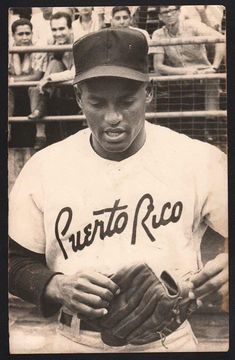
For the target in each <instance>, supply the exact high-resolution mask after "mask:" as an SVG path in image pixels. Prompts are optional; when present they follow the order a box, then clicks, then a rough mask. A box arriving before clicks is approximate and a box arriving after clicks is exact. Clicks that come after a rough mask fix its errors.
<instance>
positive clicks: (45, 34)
mask: <svg viewBox="0 0 235 360" xmlns="http://www.w3.org/2000/svg"><path fill="white" fill-rule="evenodd" d="M34 11H36V12H34V13H33V15H32V19H31V22H32V24H33V28H34V34H33V40H34V42H35V43H36V44H37V45H47V44H48V41H51V42H52V41H53V37H52V34H51V27H50V19H51V15H52V12H53V7H40V8H35V9H34Z"/></svg>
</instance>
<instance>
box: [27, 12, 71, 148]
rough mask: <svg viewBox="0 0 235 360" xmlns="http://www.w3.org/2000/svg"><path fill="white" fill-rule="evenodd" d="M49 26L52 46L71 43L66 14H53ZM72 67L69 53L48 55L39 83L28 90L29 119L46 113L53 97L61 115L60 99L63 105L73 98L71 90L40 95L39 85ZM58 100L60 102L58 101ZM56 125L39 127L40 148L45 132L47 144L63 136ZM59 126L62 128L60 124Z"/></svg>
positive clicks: (37, 117)
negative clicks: (29, 99) (45, 67)
mask: <svg viewBox="0 0 235 360" xmlns="http://www.w3.org/2000/svg"><path fill="white" fill-rule="evenodd" d="M50 26H51V32H52V35H53V44H55V45H65V44H72V43H73V32H72V20H71V17H70V15H69V14H68V13H65V12H57V13H55V14H53V15H52V16H51V20H50ZM72 67H73V54H72V52H71V51H66V52H54V53H49V54H48V66H47V69H46V71H45V74H44V76H43V78H42V79H41V83H40V84H39V86H37V87H30V88H29V94H30V98H31V104H32V106H31V111H32V112H31V114H30V115H29V116H28V117H29V119H32V120H37V119H39V118H41V117H43V116H44V115H45V114H46V113H47V111H48V108H47V102H48V98H49V97H53V98H54V99H55V103H56V104H55V107H56V108H57V107H58V106H59V113H60V114H61V113H63V109H64V108H66V106H60V104H61V99H62V98H63V103H65V102H66V99H69V98H71V97H74V96H73V92H72V89H71V90H69V88H68V89H66V91H65V89H64V88H56V87H52V86H50V87H47V89H46V90H45V91H44V93H43V94H42V93H41V92H42V91H41V90H42V87H41V84H42V83H45V82H48V81H50V77H53V74H58V73H60V72H64V71H66V70H71V68H72ZM58 99H60V100H59V101H58ZM74 104H75V100H74ZM62 105H63V104H62ZM55 107H54V108H55ZM57 125H58V124H57ZM57 125H55V126H54V124H46V126H43V127H41V134H40V136H41V139H42V146H43V145H44V143H45V140H46V138H45V132H46V133H47V134H46V136H47V140H48V142H49V143H51V142H54V141H57V140H59V138H60V137H61V136H63V135H62V132H63V129H58V127H57ZM60 126H62V123H61V124H60ZM50 129H51V130H50ZM52 129H53V130H52ZM56 129H57V130H56Z"/></svg>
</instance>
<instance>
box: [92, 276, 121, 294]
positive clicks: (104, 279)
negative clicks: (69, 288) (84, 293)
mask: <svg viewBox="0 0 235 360" xmlns="http://www.w3.org/2000/svg"><path fill="white" fill-rule="evenodd" d="M88 278H89V279H90V281H91V282H92V283H93V284H95V285H99V286H101V287H104V288H106V289H109V290H110V291H111V292H112V293H113V294H116V293H117V292H118V291H119V286H118V285H117V284H116V283H115V282H114V281H112V280H111V279H110V278H109V277H108V276H106V275H103V274H101V273H95V274H90V277H89V274H88Z"/></svg>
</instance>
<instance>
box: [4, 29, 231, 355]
mask: <svg viewBox="0 0 235 360" xmlns="http://www.w3.org/2000/svg"><path fill="white" fill-rule="evenodd" d="M73 52H74V61H75V67H76V75H75V79H74V86H75V92H76V96H77V101H78V103H79V105H80V106H81V107H82V110H83V112H84V114H85V116H86V119H87V123H88V129H85V130H82V131H80V132H78V133H76V134H74V135H72V136H70V137H69V138H67V139H65V140H63V141H61V142H58V143H56V144H53V145H51V146H49V147H47V148H46V149H44V150H42V151H39V152H38V153H36V154H35V155H34V156H33V157H32V158H31V159H30V160H29V161H28V162H27V164H26V165H25V167H24V168H23V170H22V172H21V174H20V175H19V177H18V179H17V181H16V183H15V185H14V188H13V190H12V192H11V195H10V206H9V207H10V212H9V235H10V267H9V289H10V291H11V293H12V294H14V295H16V296H19V297H21V298H23V299H24V300H26V301H29V302H32V303H34V304H37V305H38V307H39V309H40V311H41V313H42V315H43V316H45V317H51V318H50V319H51V324H50V326H52V324H56V323H57V318H58V311H59V309H60V315H59V327H58V333H55V332H54V334H53V336H52V335H51V337H50V349H49V351H48V349H46V350H45V352H57V353H68V352H70V353H81V352H85V353H95V352H98V353H99V352H101V353H103V352H162V351H164V352H165V351H195V350H196V340H195V337H194V335H193V333H192V330H191V327H190V324H189V322H188V321H185V322H184V323H183V324H182V325H181V326H179V327H178V328H177V329H176V330H175V331H174V332H173V333H172V334H170V335H169V336H167V337H166V339H165V345H164V346H163V342H162V341H154V342H151V343H147V344H144V345H131V344H127V345H124V346H119V347H114V346H110V345H107V344H106V343H104V342H103V341H102V338H101V335H100V333H99V331H97V330H96V329H94V327H92V325H89V321H90V324H91V320H92V319H94V320H96V319H98V318H101V317H102V316H104V315H105V314H107V313H108V311H109V304H110V303H111V302H112V300H113V299H114V298H115V297H116V296H118V294H119V292H120V289H119V286H118V285H117V284H116V283H115V281H113V280H111V275H112V274H115V273H116V272H117V271H118V270H119V269H120V268H122V267H123V266H126V265H127V264H130V263H132V262H139V261H141V262H146V263H147V264H148V265H149V266H151V268H152V269H153V271H156V273H157V272H158V270H159V268H162V269H163V268H164V269H165V270H169V271H173V272H174V273H177V276H178V277H184V276H185V275H186V274H188V273H191V272H192V273H195V272H197V271H198V270H199V268H200V267H201V265H202V263H201V255H200V241H201V237H202V234H203V233H204V231H205V229H206V227H207V226H208V225H209V226H211V227H213V229H214V230H216V231H218V232H220V233H221V234H222V235H223V236H226V225H227V221H226V215H225V214H226V213H227V205H226V172H225V164H226V161H225V155H224V154H223V153H221V152H220V151H219V150H218V149H216V148H215V147H213V146H211V145H209V144H206V143H201V142H199V141H197V140H191V139H190V138H188V137H186V136H185V135H181V134H178V133H175V132H173V131H171V130H169V129H167V128H164V127H160V126H157V125H151V124H149V123H147V122H146V121H145V103H146V101H149V100H150V99H151V90H149V88H148V80H149V76H148V64H147V53H148V44H147V41H146V38H145V36H144V35H143V34H142V33H140V32H139V31H136V30H130V29H128V30H127V29H103V30H100V31H99V32H95V33H92V34H89V35H87V36H85V37H83V38H82V39H80V40H78V41H77V42H75V43H74V47H73ZM192 159H193V161H192ZM208 164H210V166H209V165H208ZM182 254H184V258H183V259H182ZM208 264H209V266H208V265H207V266H205V267H204V268H202V270H201V272H200V273H199V274H198V275H195V278H194V280H193V284H194V290H193V291H194V295H195V296H196V297H198V298H202V297H204V296H205V295H207V294H208V289H209V291H210V292H211V291H212V292H213V291H217V292H221V289H222V290H223V294H224V295H225V291H224V290H225V288H226V285H227V281H228V280H227V279H228V275H227V256H226V254H220V255H219V256H218V257H216V258H215V259H214V260H213V261H211V262H210V263H208ZM87 320H89V321H88V322H87ZM47 326H49V325H48V320H47V321H46V320H45V327H44V329H45V331H44V333H45V334H46V328H47ZM55 326H57V325H55ZM36 331H37V330H36V329H35V332H36ZM10 333H11V339H12V340H11V341H14V327H13V328H12V329H10ZM33 335H34V332H33V331H32V332H31V333H30V335H27V336H28V337H33ZM25 336H26V335H25ZM27 336H26V337H27ZM45 336H46V335H45ZM26 337H25V341H26ZM41 337H42V334H41ZM30 343H31V344H32V343H33V342H30ZM18 346H19V345H18ZM20 346H24V344H21V345H20ZM166 347H167V349H166ZM20 350H21V352H23V350H22V348H21V349H20ZM17 351H19V348H18V349H17ZM29 351H30V350H29V349H27V352H29ZM34 352H36V351H35V349H34ZM38 352H40V351H39V350H38Z"/></svg>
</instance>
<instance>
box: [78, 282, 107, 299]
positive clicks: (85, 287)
mask: <svg viewBox="0 0 235 360" xmlns="http://www.w3.org/2000/svg"><path fill="white" fill-rule="evenodd" d="M83 280H84V279H83ZM76 289H77V290H81V291H83V292H86V293H89V294H93V295H97V296H99V297H101V298H102V299H103V300H105V301H108V302H110V301H111V300H112V299H113V297H114V295H113V293H112V292H111V291H110V290H108V289H106V288H104V287H101V286H98V285H95V284H93V283H91V282H89V281H87V280H84V281H82V280H81V281H79V283H78V284H77V285H76Z"/></svg>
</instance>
